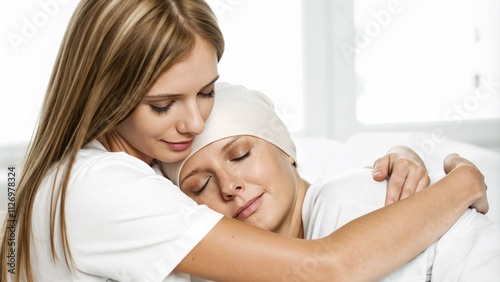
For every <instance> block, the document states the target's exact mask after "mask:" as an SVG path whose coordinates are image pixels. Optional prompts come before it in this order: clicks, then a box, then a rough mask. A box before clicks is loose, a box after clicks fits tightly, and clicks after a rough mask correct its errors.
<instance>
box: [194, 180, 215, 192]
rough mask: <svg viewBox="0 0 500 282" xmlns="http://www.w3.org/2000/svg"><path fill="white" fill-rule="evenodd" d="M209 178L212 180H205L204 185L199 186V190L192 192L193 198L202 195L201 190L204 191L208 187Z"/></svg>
mask: <svg viewBox="0 0 500 282" xmlns="http://www.w3.org/2000/svg"><path fill="white" fill-rule="evenodd" d="M210 178H212V177H209V178H208V179H207V181H206V182H205V184H203V186H201V188H200V189H199V190H197V191H195V192H194V195H195V196H199V195H201V193H203V190H205V188H207V186H208V182H210Z"/></svg>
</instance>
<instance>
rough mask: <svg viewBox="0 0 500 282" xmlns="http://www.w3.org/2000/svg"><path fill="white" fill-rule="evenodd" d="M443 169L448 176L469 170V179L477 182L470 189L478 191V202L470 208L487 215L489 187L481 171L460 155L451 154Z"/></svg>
mask: <svg viewBox="0 0 500 282" xmlns="http://www.w3.org/2000/svg"><path fill="white" fill-rule="evenodd" d="M443 168H444V172H445V173H446V174H448V173H450V172H452V171H454V170H457V169H459V168H462V169H466V168H469V169H468V171H467V170H466V172H467V173H468V175H467V176H468V177H469V179H471V180H475V181H474V183H475V184H474V185H471V187H470V189H477V190H478V192H477V194H478V196H477V200H476V201H474V202H473V203H472V204H471V206H470V207H471V208H474V209H476V210H477V211H478V212H480V213H483V214H486V213H487V212H488V210H489V203H488V197H487V194H486V190H487V189H488V186H487V185H486V183H485V182H484V176H483V174H482V173H481V171H479V169H478V168H477V167H476V166H475V165H474V164H473V163H472V162H470V161H469V160H467V159H465V158H462V157H460V156H459V155H458V154H450V155H448V156H446V158H445V159H444V162H443Z"/></svg>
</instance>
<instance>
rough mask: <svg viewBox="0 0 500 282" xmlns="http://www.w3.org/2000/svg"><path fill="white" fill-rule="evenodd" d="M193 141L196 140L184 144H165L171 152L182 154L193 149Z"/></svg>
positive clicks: (183, 142)
mask: <svg viewBox="0 0 500 282" xmlns="http://www.w3.org/2000/svg"><path fill="white" fill-rule="evenodd" d="M193 140H194V139H191V140H187V141H182V142H167V141H164V142H165V143H166V144H167V145H168V147H169V148H170V150H172V151H177V152H180V151H184V150H186V149H189V148H190V147H191V144H193Z"/></svg>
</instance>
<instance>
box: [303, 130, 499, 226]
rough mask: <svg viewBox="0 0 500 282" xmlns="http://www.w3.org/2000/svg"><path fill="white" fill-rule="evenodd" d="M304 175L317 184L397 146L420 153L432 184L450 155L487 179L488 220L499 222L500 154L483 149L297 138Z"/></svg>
mask: <svg viewBox="0 0 500 282" xmlns="http://www.w3.org/2000/svg"><path fill="white" fill-rule="evenodd" d="M294 140H295V143H296V145H297V159H298V165H299V170H300V173H301V175H302V176H303V177H304V178H305V179H307V180H309V181H314V180H315V179H317V178H318V177H319V176H320V175H323V174H325V173H328V174H332V175H334V174H337V173H340V172H343V171H345V170H348V169H351V168H358V167H360V166H367V165H371V164H373V162H374V161H375V160H376V159H377V158H379V157H381V156H383V155H384V154H385V153H386V152H387V151H388V150H389V149H390V148H391V147H393V146H395V145H406V146H409V147H410V148H412V149H414V150H415V151H417V153H419V155H420V156H421V157H422V159H423V160H424V162H425V163H426V166H427V169H428V171H429V173H430V175H431V179H432V180H433V181H435V180H437V179H439V178H440V177H442V176H443V175H444V172H443V166H442V164H443V159H444V157H445V156H446V155H448V154H450V153H458V154H459V155H461V156H463V157H465V158H467V159H469V160H471V161H472V162H474V164H476V165H477V166H478V167H479V169H480V170H481V171H482V173H483V174H484V176H485V179H486V183H487V185H488V199H489V203H490V211H489V212H488V214H487V216H488V217H489V218H490V219H491V220H493V221H495V222H500V154H499V153H497V152H495V151H493V150H488V149H485V148H482V147H478V146H474V145H471V144H467V143H463V142H458V141H455V140H449V139H448V140H443V141H442V142H440V143H437V142H431V140H432V138H431V136H430V135H429V134H428V133H420V132H408V133H362V134H357V135H354V136H352V137H351V138H350V139H349V140H347V141H346V142H339V141H335V140H329V139H324V138H303V137H294Z"/></svg>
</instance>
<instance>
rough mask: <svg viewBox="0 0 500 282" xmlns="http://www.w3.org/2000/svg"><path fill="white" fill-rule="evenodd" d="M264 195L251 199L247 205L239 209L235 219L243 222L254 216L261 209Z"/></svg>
mask: <svg viewBox="0 0 500 282" xmlns="http://www.w3.org/2000/svg"><path fill="white" fill-rule="evenodd" d="M262 195H263V194H261V195H259V196H257V197H255V198H253V199H251V200H250V201H248V202H247V203H246V204H245V205H243V206H242V207H240V208H238V209H237V210H236V213H235V215H234V216H233V218H236V219H239V220H243V219H245V218H247V217H249V216H250V215H252V214H253V213H254V212H255V211H256V210H257V209H258V208H259V206H260V204H261V202H262Z"/></svg>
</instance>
